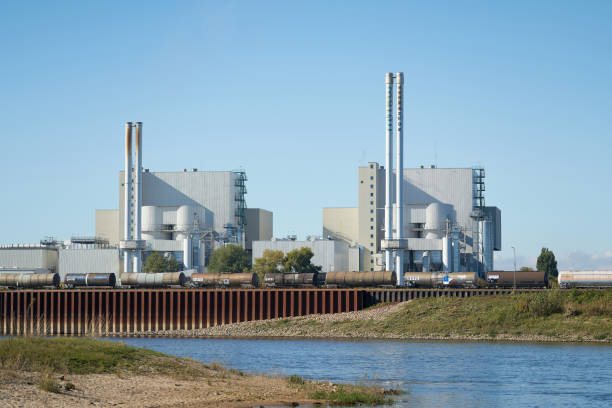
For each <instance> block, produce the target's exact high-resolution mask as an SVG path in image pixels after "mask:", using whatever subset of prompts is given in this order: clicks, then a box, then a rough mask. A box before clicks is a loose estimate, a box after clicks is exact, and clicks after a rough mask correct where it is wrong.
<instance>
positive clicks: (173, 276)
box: [121, 272, 186, 288]
mask: <svg viewBox="0 0 612 408" xmlns="http://www.w3.org/2000/svg"><path fill="white" fill-rule="evenodd" d="M185 282H186V278H185V274H184V273H183V272H161V273H144V272H143V273H141V272H124V273H122V274H121V286H129V287H148V288H154V287H167V286H185Z"/></svg>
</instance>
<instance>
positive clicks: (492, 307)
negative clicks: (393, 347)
mask: <svg viewBox="0 0 612 408" xmlns="http://www.w3.org/2000/svg"><path fill="white" fill-rule="evenodd" d="M262 324H263V325H268V328H269V329H272V330H275V331H278V330H279V329H281V328H283V327H284V328H285V329H286V330H287V332H291V331H293V332H295V331H302V332H304V329H306V332H308V333H309V334H311V335H314V336H319V335H321V336H322V337H326V336H330V337H334V336H343V337H344V336H348V337H371V338H381V337H382V338H441V339H444V338H449V339H461V338H464V339H483V338H484V339H509V340H547V341H550V340H559V341H605V342H612V290H601V291H600V290H549V291H544V292H536V293H524V294H513V295H499V296H481V297H479V296H476V297H470V298H446V297H443V298H428V299H419V300H414V301H412V302H409V303H408V304H406V305H405V306H404V307H403V308H402V309H400V310H399V311H396V312H394V313H389V314H388V315H386V316H385V317H384V318H382V319H365V320H348V319H347V320H344V321H342V320H341V321H332V322H325V321H322V322H320V321H316V320H308V319H304V318H297V319H283V320H278V321H274V322H267V323H262ZM300 326H302V327H300ZM259 329H260V330H263V331H264V332H265V330H264V329H265V328H264V327H260V328H259Z"/></svg>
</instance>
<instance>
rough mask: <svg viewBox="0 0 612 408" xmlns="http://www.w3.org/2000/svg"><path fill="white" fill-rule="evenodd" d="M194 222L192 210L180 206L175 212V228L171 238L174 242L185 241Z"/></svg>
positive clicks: (185, 206) (191, 208)
mask: <svg viewBox="0 0 612 408" xmlns="http://www.w3.org/2000/svg"><path fill="white" fill-rule="evenodd" d="M194 221H195V216H194V208H193V207H192V206H190V205H181V206H180V207H179V208H178V210H176V227H175V228H174V229H175V231H176V232H175V233H174V234H173V238H174V239H176V240H181V239H187V238H188V237H189V234H188V233H189V232H191V231H192V230H193V223H194Z"/></svg>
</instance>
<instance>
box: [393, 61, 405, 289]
mask: <svg viewBox="0 0 612 408" xmlns="http://www.w3.org/2000/svg"><path fill="white" fill-rule="evenodd" d="M395 82H396V90H397V92H396V95H395V97H396V102H395V109H396V110H397V113H396V116H395V118H396V125H395V131H396V134H397V169H396V171H395V238H396V239H398V240H401V239H402V238H404V233H403V231H404V214H403V211H404V201H403V199H402V184H403V181H404V180H403V179H404V128H403V123H402V122H403V121H404V73H403V72H398V73H396V74H395ZM395 275H396V277H397V284H398V286H404V251H403V250H402V249H399V250H398V251H397V252H396V255H395Z"/></svg>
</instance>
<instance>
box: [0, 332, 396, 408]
mask: <svg viewBox="0 0 612 408" xmlns="http://www.w3.org/2000/svg"><path fill="white" fill-rule="evenodd" d="M390 393H392V392H391V391H390V390H385V389H383V388H379V387H374V386H358V385H339V384H331V383H321V382H311V381H305V380H303V379H302V378H301V377H298V376H291V377H288V378H282V377H270V376H262V375H250V374H247V373H244V372H241V371H239V370H234V369H227V368H224V367H222V366H221V365H220V364H218V363H214V362H213V363H211V364H202V363H200V362H197V361H194V360H189V359H183V358H178V357H172V356H167V355H165V354H162V353H158V352H155V351H151V350H145V349H139V348H134V347H130V346H127V345H125V344H122V343H116V342H108V341H100V340H91V339H82V338H56V339H48V338H9V339H2V340H0V395H2V402H3V404H6V405H8V406H28V407H80V406H84V405H91V406H117V405H123V406H129V407H149V406H155V407H171V406H177V405H181V406H185V407H218V406H224V407H250V406H262V405H263V406H296V404H316V403H332V402H340V403H348V404H351V403H359V402H365V403H368V404H371V405H372V404H374V405H375V404H382V403H385V402H387V401H389V396H388V395H389V394H390Z"/></svg>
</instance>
